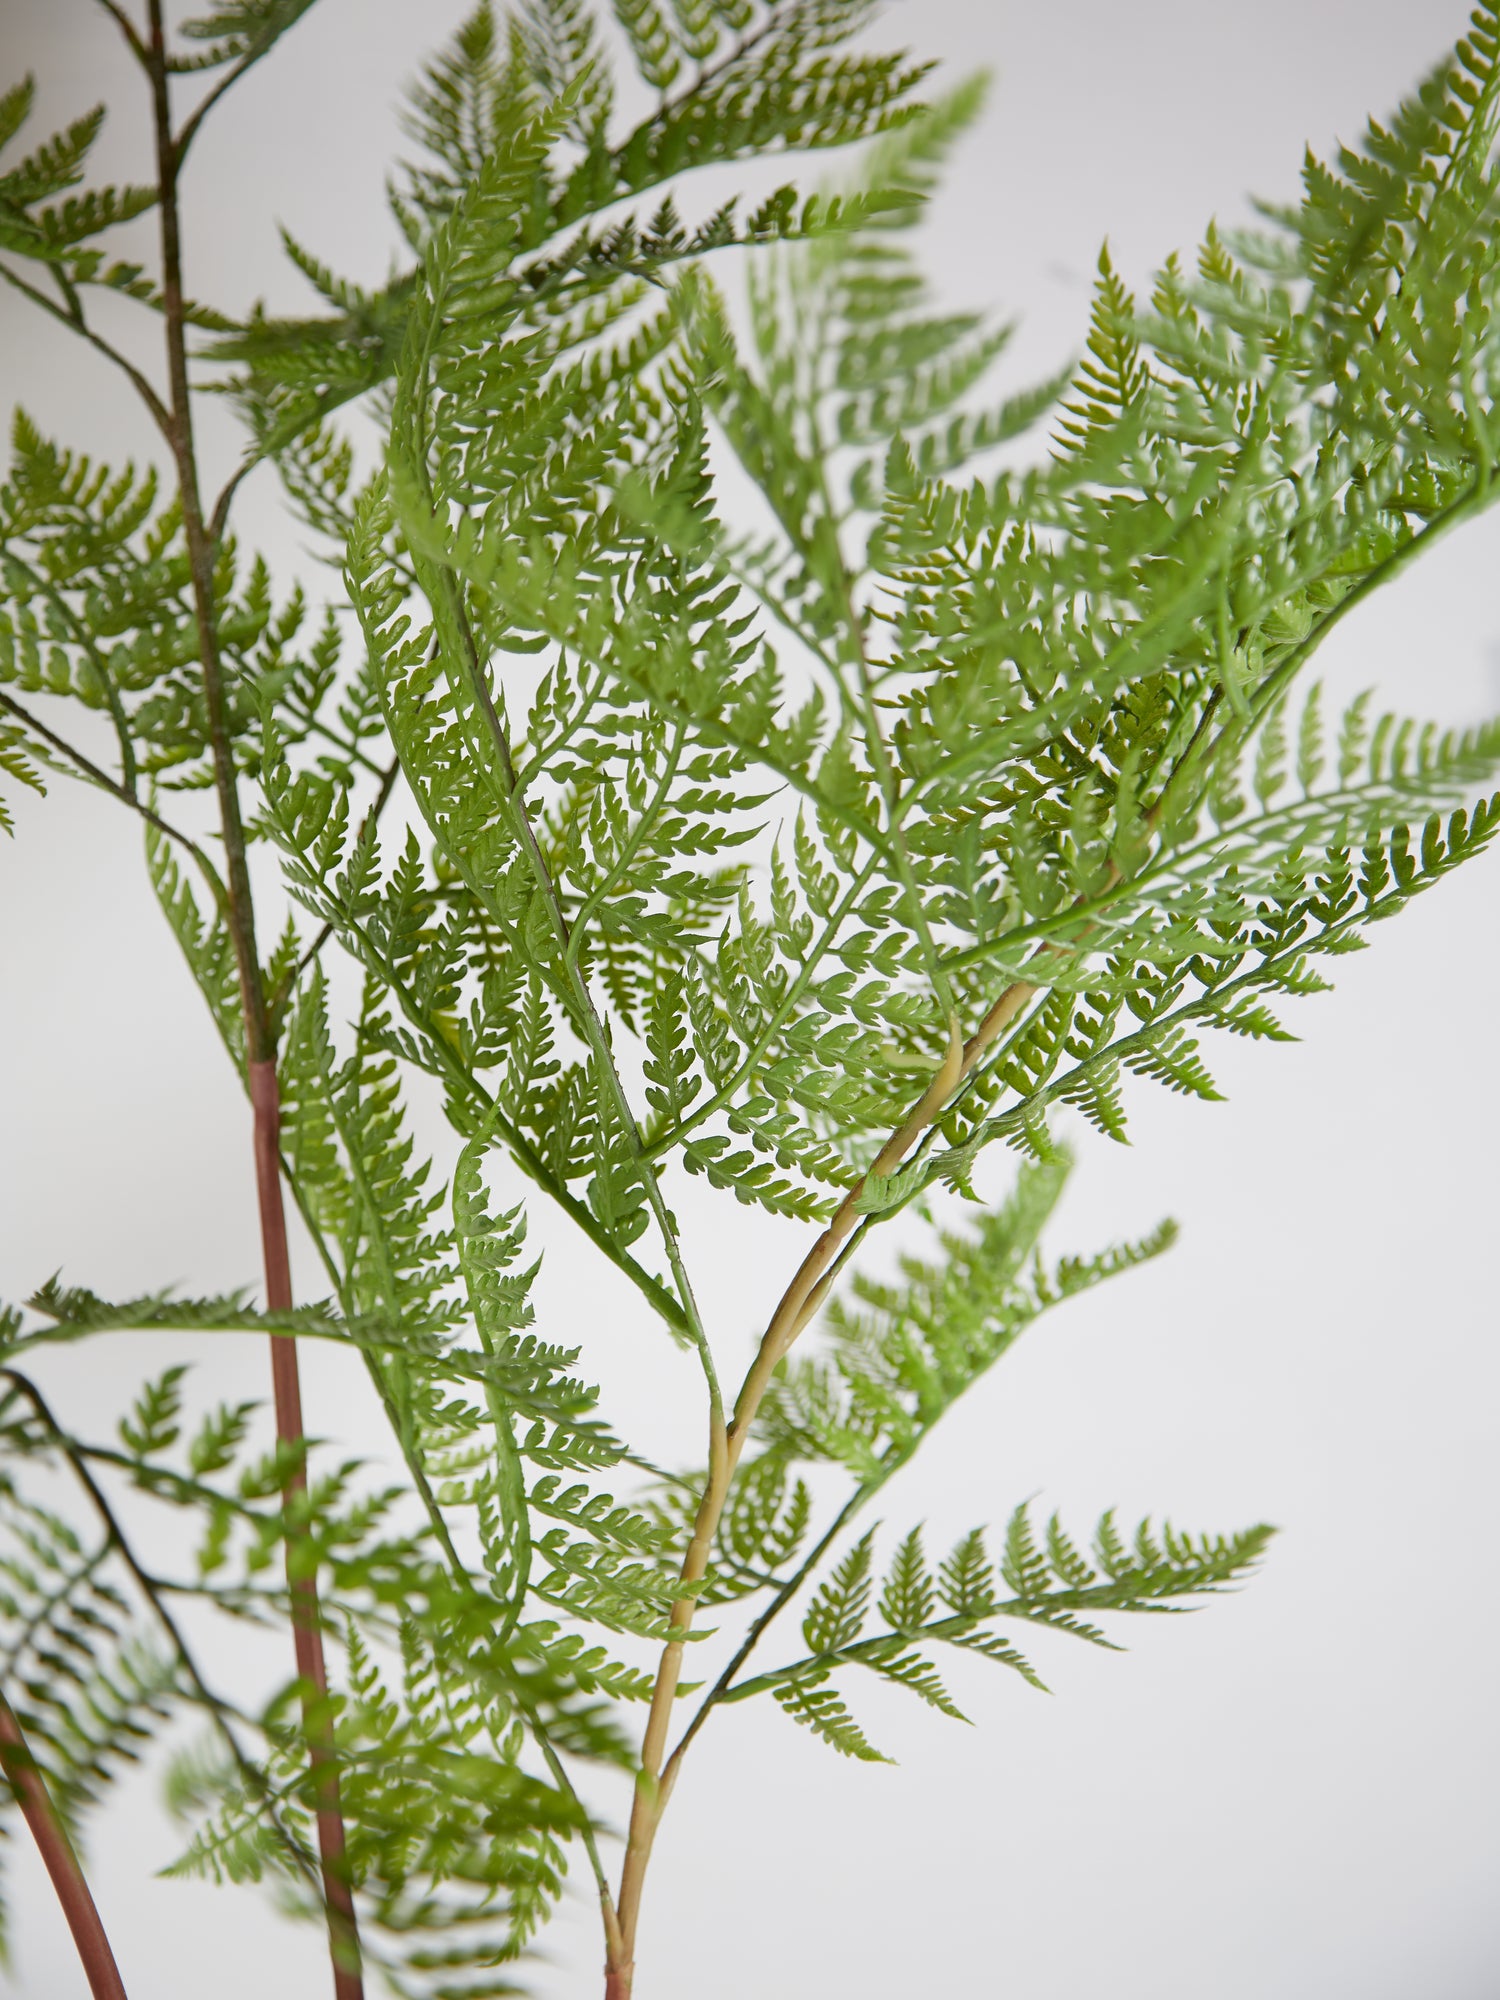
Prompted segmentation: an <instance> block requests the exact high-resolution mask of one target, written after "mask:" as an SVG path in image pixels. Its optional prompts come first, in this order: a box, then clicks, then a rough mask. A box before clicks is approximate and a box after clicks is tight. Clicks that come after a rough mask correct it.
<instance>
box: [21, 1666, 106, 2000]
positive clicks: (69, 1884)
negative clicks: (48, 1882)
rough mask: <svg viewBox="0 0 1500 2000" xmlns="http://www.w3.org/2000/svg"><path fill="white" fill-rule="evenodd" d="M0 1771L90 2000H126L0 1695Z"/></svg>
mask: <svg viewBox="0 0 1500 2000" xmlns="http://www.w3.org/2000/svg"><path fill="white" fill-rule="evenodd" d="M0 1769H3V1770H4V1772H5V1776H6V1779H7V1781H8V1782H9V1784H10V1788H11V1790H12V1791H13V1792H14V1793H15V1795H16V1802H17V1804H18V1805H19V1806H20V1808H21V1815H22V1817H23V1818H24V1819H25V1821H26V1824H27V1826H28V1827H29V1828H30V1829H31V1837H32V1839H33V1840H34V1841H35V1842H36V1845H37V1852H38V1853H39V1854H40V1855H41V1857H42V1863H43V1866H44V1867H45V1868H46V1870H47V1873H48V1874H49V1875H50V1876H51V1878H52V1887H53V1889H54V1890H55V1891H56V1893H57V1900H58V1902H59V1903H60V1904H61V1905H62V1913H63V1916H64V1917H65V1918H66V1919H67V1925H68V1929H69V1930H70V1931H71V1932H72V1933H73V1943H74V1944H75V1945H76V1946H77V1949H78V1956H79V1958H80V1960H81V1961H82V1964H83V1972H84V1977H85V1978H86V1979H87V1980H88V1983H89V1991H90V1993H92V1994H93V1996H94V2000H125V1982H124V1980H123V1979H121V1977H120V1968H119V1967H118V1966H117V1965H116V1964H115V1955H114V1953H113V1952H112V1951H111V1950H110V1948H109V1939H108V1938H107V1937H106V1936H105V1934H104V1925H103V1924H102V1923H101V1922H100V1920H99V1912H98V1910H97V1909H96V1908H95V1906H94V1898H93V1896H92V1895H91V1894H90V1892H89V1885H88V1883H87V1881H86V1880H85V1879H84V1873H83V1869H82V1867H81V1866H80V1864H79V1860H78V1856H77V1855H76V1854H75V1853H74V1851H73V1843H72V1841H71V1840H69V1838H68V1830H67V1828H66V1827H65V1826H64V1825H63V1823H62V1818H61V1816H60V1814H59V1813H58V1810H57V1807H56V1806H55V1805H54V1804H53V1803H52V1797H51V1794H50V1793H49V1792H48V1790H47V1787H46V1784H45V1782H44V1780H43V1778H42V1774H41V1772H40V1770H39V1769H38V1768H37V1762H36V1759H35V1758H34V1757H33V1756H32V1754H31V1749H30V1746H29V1745H28V1744H27V1741H26V1737H25V1734H24V1732H23V1731H22V1728H21V1725H20V1723H19V1722H18V1721H17V1720H16V1714H15V1710H14V1709H13V1708H12V1707H11V1705H10V1703H9V1702H8V1701H7V1700H6V1699H5V1696H4V1695H3V1694H0Z"/></svg>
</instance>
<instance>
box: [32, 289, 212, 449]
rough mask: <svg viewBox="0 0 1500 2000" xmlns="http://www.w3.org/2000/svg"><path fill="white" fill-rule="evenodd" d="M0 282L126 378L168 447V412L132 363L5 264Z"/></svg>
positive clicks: (83, 322)
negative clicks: (74, 335)
mask: <svg viewBox="0 0 1500 2000" xmlns="http://www.w3.org/2000/svg"><path fill="white" fill-rule="evenodd" d="M0 278H3V279H4V280H5V282H6V284H8V285H12V286H14V288H15V289H16V290H17V291H18V292H20V293H21V295H22V296H23V297H24V298H28V299H30V300H31V303H32V304H33V305H35V306H40V307H41V309H42V311H43V312H44V313H49V314H50V315H51V316H52V318H53V319H55V320H57V321H58V322H59V324H60V325H62V326H65V327H67V328H68V330H69V331H70V332H71V333H76V334H77V335H78V337H79V338H80V339H81V340H86V341H87V342H88V344H89V346H90V347H92V348H95V349H97V351H98V352H99V353H100V354H102V355H103V356H104V358H105V360H106V361H112V362H113V363H114V365H115V366H116V368H119V369H121V370H122V371H123V372H124V374H125V375H127V376H128V377H129V379H130V382H131V384H132V386H133V387H134V389H135V391H136V394H137V395H138V396H139V397H140V399H141V401H142V402H143V403H144V404H145V405H146V408H147V409H148V410H149V411H150V412H151V416H152V420H153V422H154V423H155V425H156V427H157V429H158V430H159V431H160V432H161V434H162V436H163V437H164V438H166V439H167V441H168V443H170V442H171V425H172V418H171V413H170V412H169V411H168V409H167V406H166V404H165V403H164V402H163V401H162V399H161V397H160V396H158V395H157V393H156V391H155V389H154V388H153V387H152V386H151V383H150V381H149V380H148V379H147V377H146V376H145V375H143V374H142V373H141V371H140V369H139V368H137V367H136V365H135V363H134V362H133V361H130V360H127V359H126V357H125V356H124V355H123V354H122V353H121V352H120V350H119V348H118V347H116V346H114V345H113V343H112V342H110V341H108V340H106V339H105V338H104V336H103V334H102V333H95V331H94V329H93V328H92V327H91V326H90V325H89V324H88V322H87V321H86V320H85V319H84V318H83V315H82V313H81V312H80V313H71V312H69V311H68V310H67V309H66V308H65V307H63V306H60V305H59V304H58V303H57V301H56V300H55V299H49V298H48V296H47V294H46V293H45V292H44V291H41V290H40V289H39V288H38V287H37V286H35V285H31V284H28V283H27V282H26V280H25V279H24V278H23V277H21V276H20V274H19V273H18V272H16V271H13V270H11V268H10V266H9V265H8V264H0Z"/></svg>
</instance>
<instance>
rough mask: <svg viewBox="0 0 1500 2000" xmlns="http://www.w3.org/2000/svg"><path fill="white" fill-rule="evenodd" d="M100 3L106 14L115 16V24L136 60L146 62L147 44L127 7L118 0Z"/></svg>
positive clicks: (102, 0) (104, 0)
mask: <svg viewBox="0 0 1500 2000" xmlns="http://www.w3.org/2000/svg"><path fill="white" fill-rule="evenodd" d="M99 5H100V6H101V7H102V8H103V9H104V11H105V13H106V14H108V15H110V16H111V17H112V18H113V20H114V22H115V25H116V26H117V27H118V28H119V30H120V33H121V34H122V35H123V36H124V37H125V40H126V42H127V43H128V44H129V47H130V53H131V54H132V55H133V56H134V57H135V59H136V61H137V62H138V63H141V64H144V63H145V61H146V44H145V43H144V42H143V41H142V40H141V32H140V29H139V28H137V26H136V25H135V23H134V21H132V20H131V18H130V16H129V15H128V14H127V13H126V12H125V9H124V8H123V7H122V6H120V5H119V4H118V0H99Z"/></svg>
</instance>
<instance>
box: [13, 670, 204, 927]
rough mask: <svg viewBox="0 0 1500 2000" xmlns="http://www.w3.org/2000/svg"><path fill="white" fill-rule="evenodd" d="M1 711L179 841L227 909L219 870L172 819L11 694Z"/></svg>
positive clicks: (80, 773) (144, 818) (93, 780)
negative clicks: (162, 814) (174, 824)
mask: <svg viewBox="0 0 1500 2000" xmlns="http://www.w3.org/2000/svg"><path fill="white" fill-rule="evenodd" d="M0 708H3V709H4V710H6V712H7V713H8V714H10V715H13V716H14V717H15V718H16V720H17V721H18V722H20V723H21V724H23V725H24V727H25V728H27V729H29V730H32V731H33V732H34V733H35V734H36V735H37V736H38V737H40V739H41V740H42V742H43V743H45V744H47V745H48V746H49V747H50V748H51V749H53V750H55V751H56V752H57V754H58V756H59V757H65V758H66V759H67V761H68V762H69V763H70V764H71V765H72V766H73V768H74V769H75V770H76V771H77V772H78V773H79V775H80V776H81V777H83V778H86V779H87V780H88V782H89V783H90V784H91V785H98V786H99V788H100V789H101V791H106V792H108V793H109V795H110V797H111V798H116V799H118V800H119V801H120V803H121V804H122V805H127V806H129V807H130V809H131V811H132V812H137V813H139V814H140V816H141V818H142V819H143V820H145V822H146V824H147V825H148V826H154V827H155V828H156V830H157V832H158V833H160V834H164V835H165V836H166V838H167V839H168V840H173V841H176V843H177V845H178V846H179V847H181V848H182V849H183V850H184V851H185V852H186V853H188V854H190V855H191V856H192V857H193V859H194V861H195V862H196V863H197V864H198V866H199V868H200V869H201V870H202V871H203V879H204V880H205V881H206V882H207V884H208V886H209V888H210V889H211V890H212V892H213V897H214V901H215V903H216V904H217V905H218V907H219V908H220V909H221V910H224V909H227V898H226V896H225V891H224V884H223V881H222V880H221V879H220V876H219V871H218V870H217V869H216V868H215V867H214V865H213V863H212V862H211V861H210V860H209V858H208V856H207V855H206V854H205V853H204V851H203V849H202V848H201V847H200V846H199V845H198V843H197V841H196V840H194V839H193V837H192V835H191V834H187V833H184V832H183V830H182V828H181V827H180V826H173V824H172V823H171V821H170V820H166V819H163V818H162V816H161V814H160V813H159V812H157V811H155V810H154V809H153V808H152V807H151V806H148V805H146V804H145V803H144V801H143V800H141V799H140V798H139V797H138V796H137V795H136V794H135V793H134V792H132V791H131V790H130V789H129V787H128V786H126V785H122V784H121V783H120V781H119V780H118V779H117V778H112V777H111V776H110V775H109V773H108V771H106V770H104V769H102V768H101V767H100V766H99V765H98V764H96V763H95V762H94V760H93V759H92V758H91V757H86V756H85V755H84V753H83V752H82V751H81V750H80V749H78V748H77V747H76V746H75V745H74V744H72V743H69V742H68V740H67V739H66V737H63V736H59V735H58V733H57V731H56V730H55V729H49V728H48V727H47V725H46V723H45V722H42V721H40V720H39V719H38V718H37V717H36V716H34V715H33V714H32V713H31V711H30V710H29V709H26V708H23V707H22V706H21V704H20V703H19V702H18V701H15V700H13V699H12V698H11V696H10V695H8V694H5V693H0Z"/></svg>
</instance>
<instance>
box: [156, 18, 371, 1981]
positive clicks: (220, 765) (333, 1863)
mask: <svg viewBox="0 0 1500 2000" xmlns="http://www.w3.org/2000/svg"><path fill="white" fill-rule="evenodd" d="M150 23H151V28H150V59H149V63H148V68H149V72H150V77H151V95H152V112H153V123H154V127H155V138H156V169H157V189H158V196H159V201H158V208H159V213H160V217H161V261H162V310H163V316H164V320H165V328H166V342H167V374H168V379H169V382H170V385H171V416H170V427H169V434H168V442H169V444H170V445H171V449H172V456H173V459H174V461H175V464H176V470H177V488H178V497H179V500H180V502H181V507H182V526H183V538H184V540H185V541H186V543H187V552H188V566H189V570H190V573H191V576H192V585H193V607H194V613H195V617H196V621H197V627H198V647H199V663H200V668H201V673H202V683H203V693H204V704H205V707H206V710H207V715H208V735H209V743H210V748H211V751H212V757H213V769H214V787H215V792H216V795H217V799H218V807H219V822H220V828H221V831H222V835H223V840H224V852H225V859H226V872H227V877H228V879H227V884H226V888H227V903H228V907H227V910H226V913H225V923H226V927H227V929H228V931H229V935H230V939H231V942H232V945H233V949H234V954H235V962H236V966H237V969H238V972H239V984H240V1006H241V1012H242V1014H243V1018H244V1024H245V1053H246V1062H247V1071H248V1079H247V1080H248V1083H249V1089H250V1102H251V1108H252V1112H253V1116H254V1150H255V1176H256V1191H257V1196H258V1201H259V1208H260V1227H261V1248H262V1253H263V1258H264V1266H265V1287H266V1305H267V1308H268V1310H269V1311H271V1312H278V1311H283V1310H286V1309H288V1308H289V1307H290V1306H291V1303H292V1277H291V1262H290V1257H289V1254H288V1248H287V1233H286V1209H285V1206H284V1204H283V1200H282V1191H281V1172H280V1150H279V1144H278V1140H279V1128H280V1107H279V1090H278V1085H277V1076H276V1045H275V1039H274V1034H273V1030H272V1024H271V1018H270V1012H269V1009H268V1008H267V1005H266V995H265V988H264V983H263V980H262V977H261V969H260V958H259V955H258V953H257V950H256V943H255V904H254V898H253V895H252V892H251V885H250V870H249V863H248V858H247V851H246V840H245V826H244V818H243V814H242V812H241V809H240V798H239V783H238V777H237V774H236V771H235V763H234V749H233V743H232V741H231V736H230V727H229V711H228V702H227V699H226V696H225V688H224V673H223V664H222V661H221V658H220V654H219V635H218V626H217V617H216V611H215V604H214V546H213V542H212V540H211V539H210V536H209V533H208V529H207V526H206V524H205V521H204V517H203V505H202V500H201V497H200V493H199V487H198V466H197V457H196V453H195V451H194V445H193V413H192V392H191V384H190V381H189V377H188V356H187V338H186V325H187V321H186V311H185V306H184V300H183V288H182V241H181V222H180V216H179V210H178V197H177V177H178V174H179V171H180V169H181V166H182V160H183V156H184V154H185V152H186V150H187V144H188V142H189V141H190V140H191V137H192V135H193V133H194V132H195V131H196V130H197V128H198V126H199V124H201V121H202V118H203V116H204V114H205V112H206V111H207V109H208V107H209V105H210V104H211V103H213V102H214V101H215V99H216V98H217V97H218V96H220V95H222V93H223V91H224V89H226V88H227V87H228V85H229V84H230V83H232V82H233V81H234V79H235V77H236V76H237V75H238V74H240V73H242V71H243V69H244V68H247V67H248V66H249V62H250V60H252V59H253V54H254V53H259V51H256V52H253V53H252V56H251V57H247V58H245V59H244V61H243V62H242V63H241V64H239V65H237V66H236V68H235V69H234V70H233V71H231V73H230V75H229V76H228V77H227V78H226V79H225V80H224V82H223V83H222V84H221V85H220V86H219V87H218V88H217V89H216V90H215V91H213V92H211V93H210V95H209V97H208V98H207V99H206V100H205V101H204V102H203V103H202V104H200V105H199V107H198V110H197V112H196V113H195V114H194V116H193V118H192V119H190V120H189V122H188V126H187V127H186V128H185V131H184V133H183V135H181V136H179V137H177V138H174V137H173V133H172V109H171V96H170V87H169V72H168V66H167V51H166V35H165V29H164V25H163V18H162V0H150ZM267 46H269V43H268V44H267ZM271 1381H272V1389H273V1395H274V1402H275V1408H276V1431H277V1436H278V1438H279V1439H280V1441H281V1442H282V1443H283V1444H284V1445H285V1446H287V1447H288V1448H289V1452H290V1457H291V1468H292V1469H291V1471H290V1473H289V1475H288V1479H287V1484H286V1487H285V1489H284V1493H283V1504H284V1505H285V1507H286V1509H287V1513H288V1516H289V1517H292V1518H294V1517H295V1516H296V1514H297V1513H298V1512H299V1511H300V1505H301V1501H302V1496H303V1493H304V1491H305V1484H306V1472H305V1469H304V1465H303V1455H304V1450H305V1432H304V1429H303V1423H302V1393H301V1382H300V1376H299V1370H298V1366H297V1349H296V1344H295V1342H294V1341H291V1340H277V1339H273V1340H272V1342H271ZM297 1542H298V1537H297V1535H296V1534H295V1533H294V1532H292V1531H291V1526H290V1521H289V1531H288V1535H287V1540H286V1561H287V1580H288V1584H289V1587H290V1590H291V1595H292V1633H293V1647H294V1651H295V1656H296V1662H297V1672H298V1675H299V1677H300V1679H301V1681H302V1690H303V1694H302V1714H303V1728H304V1732H305V1735H306V1740H307V1744H308V1755H309V1759H310V1762H311V1765H312V1771H313V1776H314V1780H315V1794H316V1800H317V1806H316V1814H315V1817H316V1823H317V1830H318V1846H319V1851H320V1854H321V1857H322V1872H323V1896H324V1906H325V1910H326V1914H327V1919H328V1944H329V1954H330V1957H331V1958H332V1961H333V1986H334V1995H335V2000H363V1994H364V1983H363V1980H362V1977H361V1974H360V1950H359V1929H358V1923H357V1919H356V1916H355V1909H354V1896H353V1891H352V1888H351V1885H350V1881H349V1872H348V1866H347V1862H346V1859H345V1838H344V1822H343V1814H342V1810H341V1805H340V1792H339V1774H338V1765H337V1761H336V1755H335V1750H334V1744H333V1732H332V1726H331V1720H330V1715H329V1708H328V1675H327V1666H326V1662H325V1659H324V1654H323V1633H322V1623H321V1617H320V1613H319V1606H318V1593H317V1583H316V1580H315V1579H314V1578H313V1577H311V1576H303V1575H301V1574H299V1573H298V1572H299V1569H300V1565H299V1563H298V1561H297V1556H296V1548H297Z"/></svg>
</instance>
